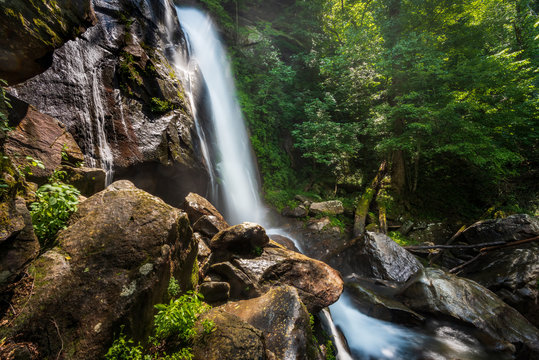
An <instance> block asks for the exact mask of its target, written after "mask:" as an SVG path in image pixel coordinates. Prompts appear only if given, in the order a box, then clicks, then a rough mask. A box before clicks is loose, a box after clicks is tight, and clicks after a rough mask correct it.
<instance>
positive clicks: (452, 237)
mask: <svg viewBox="0 0 539 360" xmlns="http://www.w3.org/2000/svg"><path fill="white" fill-rule="evenodd" d="M466 229H468V228H467V227H466V225H462V227H461V228H460V229H459V230H458V231H457V232H456V233H455V234H453V236H451V238H450V239H449V240H447V242H446V243H445V245H451V244H452V243H453V242H454V241H455V240H456V239H457V238H458V237H459V236H460V234H462V233H463V232H464V231H465V230H466ZM440 256H442V252H441V251H440V252H439V253H437V254H432V256H431V257H430V256H429V258H430V259H429V265H432V264H434V262H435V261H436V260H438V258H440Z"/></svg>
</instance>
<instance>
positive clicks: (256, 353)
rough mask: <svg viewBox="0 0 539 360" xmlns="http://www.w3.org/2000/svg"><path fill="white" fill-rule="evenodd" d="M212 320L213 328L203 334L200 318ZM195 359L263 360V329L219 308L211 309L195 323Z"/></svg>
mask: <svg viewBox="0 0 539 360" xmlns="http://www.w3.org/2000/svg"><path fill="white" fill-rule="evenodd" d="M204 320H211V321H213V322H214V324H215V330H214V331H213V332H211V333H210V334H206V333H204V330H203V326H202V321H204ZM197 333H198V334H199V335H198V336H197V338H196V339H195V343H194V346H193V354H194V359H195V360H224V359H234V360H265V359H266V358H267V357H266V347H265V344H264V338H263V334H262V331H260V330H258V329H256V328H255V327H254V326H252V325H249V324H248V323H247V322H245V321H243V320H241V319H240V318H239V317H237V316H235V315H232V314H230V313H228V312H226V311H224V310H222V309H217V308H215V309H212V310H210V311H209V312H208V313H206V314H204V315H203V317H202V318H201V319H200V321H199V323H198V331H197Z"/></svg>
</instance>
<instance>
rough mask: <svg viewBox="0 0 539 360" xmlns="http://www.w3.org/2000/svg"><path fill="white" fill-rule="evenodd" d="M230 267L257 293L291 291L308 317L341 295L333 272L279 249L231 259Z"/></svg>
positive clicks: (297, 254)
mask: <svg viewBox="0 0 539 360" xmlns="http://www.w3.org/2000/svg"><path fill="white" fill-rule="evenodd" d="M231 263H232V264H234V265H235V266H236V268H237V269H239V271H241V273H242V274H244V276H246V278H247V279H249V280H250V281H251V282H252V283H253V284H254V286H255V288H256V289H257V291H258V293H263V292H266V291H268V290H270V289H271V288H272V287H273V286H279V285H290V286H292V287H295V288H296V289H297V290H298V293H299V296H300V297H301V300H302V302H303V303H304V304H305V305H306V306H307V309H308V310H309V311H310V312H312V313H316V312H318V311H320V310H321V309H322V308H324V307H326V306H329V305H331V304H333V303H334V302H335V301H337V300H338V299H339V296H340V295H341V293H342V291H343V280H342V278H341V275H340V274H339V272H338V271H337V270H334V269H332V268H331V267H329V266H328V265H326V264H324V263H323V262H321V261H318V260H314V259H311V258H308V257H307V256H304V255H302V254H299V253H297V252H294V251H290V250H287V249H285V248H282V247H266V248H264V251H263V253H262V254H261V255H260V256H257V257H254V258H250V259H249V258H235V259H233V260H232V261H231Z"/></svg>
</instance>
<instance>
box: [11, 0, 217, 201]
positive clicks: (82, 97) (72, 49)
mask: <svg viewBox="0 0 539 360" xmlns="http://www.w3.org/2000/svg"><path fill="white" fill-rule="evenodd" d="M93 3H94V4H93V5H94V10H95V14H96V16H97V19H98V23H97V24H96V25H95V26H93V27H91V28H90V29H88V30H87V31H86V32H85V33H84V34H82V35H81V36H80V38H78V39H76V40H74V41H70V42H68V43H66V44H65V45H64V46H62V47H61V48H60V49H58V50H56V51H55V52H54V55H53V58H52V65H51V67H50V68H49V69H48V70H46V71H45V72H43V73H41V74H39V75H37V76H35V77H33V78H32V79H30V80H28V81H26V82H24V83H22V84H19V85H16V86H14V87H13V88H12V89H11V91H10V92H11V93H12V94H13V95H15V96H16V97H18V98H20V99H22V100H24V101H26V102H28V103H30V104H32V105H33V106H35V107H36V108H37V109H38V110H39V111H41V112H43V113H45V114H47V115H51V116H53V117H55V118H56V119H58V120H59V121H60V122H61V123H63V124H64V125H65V126H66V128H67V130H68V131H69V132H70V133H71V134H73V136H74V137H75V140H76V141H77V143H78V144H79V146H80V147H81V149H82V151H83V153H84V154H85V161H86V163H87V164H88V165H91V166H100V167H102V168H104V169H105V170H107V172H108V177H109V180H111V179H112V178H114V179H115V180H116V179H121V178H126V179H130V180H133V181H134V182H135V184H136V185H137V186H139V187H141V188H143V189H144V190H147V191H149V192H152V193H154V194H156V195H158V196H160V197H163V198H164V199H166V200H167V201H168V202H170V203H172V204H176V203H179V202H180V199H183V196H185V194H186V193H187V190H189V191H197V192H200V193H203V194H204V193H205V192H206V186H207V182H208V181H207V174H206V170H205V168H204V166H203V165H202V161H201V160H200V158H199V156H198V155H197V154H198V153H199V151H198V150H197V147H198V144H197V141H198V140H197V135H196V132H195V124H194V120H193V117H192V115H191V109H190V106H189V104H188V101H187V100H186V99H185V95H184V90H183V87H182V84H181V81H180V75H181V74H179V73H178V71H177V70H176V69H175V68H174V65H173V60H174V57H175V56H178V54H180V56H181V54H182V52H183V51H184V50H183V49H184V48H185V41H184V39H183V35H182V33H181V31H180V30H179V29H180V27H179V24H178V22H177V19H176V15H175V10H174V8H173V7H172V5H171V3H170V2H169V1H168V0H143V1H139V0H112V1H110V0H107V1H105V0H94V2H93Z"/></svg>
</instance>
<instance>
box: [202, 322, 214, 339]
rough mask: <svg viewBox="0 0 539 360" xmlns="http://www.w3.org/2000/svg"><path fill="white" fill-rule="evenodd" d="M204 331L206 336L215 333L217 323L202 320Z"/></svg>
mask: <svg viewBox="0 0 539 360" xmlns="http://www.w3.org/2000/svg"><path fill="white" fill-rule="evenodd" d="M202 329H203V330H204V334H206V335H208V334H211V333H212V332H214V331H215V323H214V322H213V320H209V319H204V320H202Z"/></svg>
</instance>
